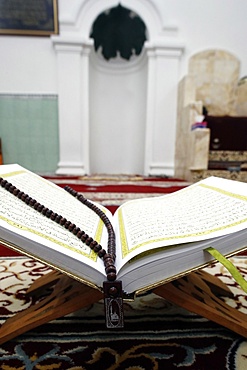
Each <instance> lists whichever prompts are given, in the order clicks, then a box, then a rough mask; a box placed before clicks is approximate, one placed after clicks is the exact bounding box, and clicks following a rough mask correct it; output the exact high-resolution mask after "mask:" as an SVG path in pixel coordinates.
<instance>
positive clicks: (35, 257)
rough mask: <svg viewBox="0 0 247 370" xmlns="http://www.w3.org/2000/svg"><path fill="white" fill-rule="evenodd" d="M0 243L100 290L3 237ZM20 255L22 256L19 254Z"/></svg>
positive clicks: (96, 287) (95, 287)
mask: <svg viewBox="0 0 247 370" xmlns="http://www.w3.org/2000/svg"><path fill="white" fill-rule="evenodd" d="M0 244H1V245H3V246H4V247H7V248H9V249H12V250H14V251H16V252H18V253H23V254H24V255H25V256H27V257H29V258H32V259H34V260H35V261H38V262H40V263H44V264H45V265H47V266H49V267H50V268H52V269H54V270H56V271H59V272H61V273H62V274H64V275H67V276H69V277H70V278H72V279H74V280H77V281H79V282H80V283H83V284H85V285H87V286H89V287H90V288H94V289H97V290H100V291H102V290H103V288H101V287H99V286H97V285H96V284H94V283H92V282H90V281H88V280H86V279H83V278H82V277H80V276H78V275H77V274H73V273H72V272H68V271H66V270H65V269H63V268H61V267H59V266H57V265H56V264H54V263H52V262H50V261H47V260H46V259H45V258H41V257H37V256H36V255H35V254H33V253H30V252H27V251H25V250H24V249H22V248H21V247H19V246H17V245H15V244H13V243H9V242H7V241H6V240H4V239H1V238H0ZM15 257H16V258H19V257H18V256H15ZM21 257H22V256H21ZM5 258H6V257H1V258H0V259H5Z"/></svg>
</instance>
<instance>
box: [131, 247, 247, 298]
mask: <svg viewBox="0 0 247 370" xmlns="http://www.w3.org/2000/svg"><path fill="white" fill-rule="evenodd" d="M246 250H247V246H245V247H242V248H240V249H237V250H234V252H230V253H228V254H226V255H225V256H224V257H225V258H230V257H233V256H235V255H236V254H238V253H240V252H244V251H246ZM204 251H205V250H204ZM216 262H217V263H220V262H218V261H217V260H216V259H215V258H213V259H212V260H211V261H208V262H205V263H203V264H201V265H198V266H196V267H193V268H191V269H188V270H186V271H183V272H179V273H178V274H175V275H173V276H169V277H168V278H166V279H164V280H161V281H158V282H156V283H153V284H150V285H147V286H145V287H143V288H140V289H137V290H136V292H135V296H138V295H140V294H143V293H146V292H147V291H149V290H153V289H155V288H158V287H160V286H162V285H164V284H167V283H170V282H171V281H174V280H177V279H179V278H182V277H184V276H186V275H188V274H190V273H191V272H195V271H197V270H200V269H203V268H205V267H208V266H209V265H211V264H213V263H216Z"/></svg>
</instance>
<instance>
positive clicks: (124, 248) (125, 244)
mask: <svg viewBox="0 0 247 370" xmlns="http://www.w3.org/2000/svg"><path fill="white" fill-rule="evenodd" d="M196 186H198V187H199V186H200V187H205V188H208V189H210V190H213V191H216V192H219V193H222V194H225V195H227V196H229V197H233V198H237V199H241V200H242V201H245V202H246V201H247V196H244V195H239V194H235V193H232V192H229V191H226V190H222V189H220V188H217V187H215V186H211V185H206V184H198V185H196ZM190 189H191V188H190V187H188V188H187V189H183V191H190ZM172 195H175V193H172ZM150 199H151V200H152V198H150ZM118 219H119V230H120V238H121V244H122V248H121V250H122V258H124V257H126V256H127V255H128V254H129V253H130V252H132V251H134V250H136V249H138V248H140V247H143V246H145V245H148V244H152V243H156V242H161V241H165V240H173V239H184V238H187V237H193V236H199V235H209V234H211V233H212V232H216V231H219V230H224V229H227V228H229V227H233V226H237V225H240V224H242V223H244V222H247V218H244V219H242V220H239V221H236V222H233V223H231V224H228V225H225V226H220V227H216V228H214V229H210V230H207V231H203V232H199V233H196V234H186V235H180V236H171V237H166V238H162V237H161V238H158V239H153V240H149V241H146V242H143V243H140V244H137V245H135V246H133V247H132V248H131V249H129V248H128V242H127V233H126V231H125V224H124V221H123V211H122V209H121V208H120V210H119V213H118ZM178 244H179V243H178ZM175 245H176V244H175ZM167 247H172V246H169V245H168V246H167ZM157 248H162V247H157ZM164 248H165V247H164ZM151 253H152V251H151V250H150V254H151Z"/></svg>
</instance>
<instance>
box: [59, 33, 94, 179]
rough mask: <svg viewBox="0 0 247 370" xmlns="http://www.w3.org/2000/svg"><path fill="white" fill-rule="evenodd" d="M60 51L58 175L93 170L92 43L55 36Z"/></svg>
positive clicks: (82, 173)
mask: <svg viewBox="0 0 247 370" xmlns="http://www.w3.org/2000/svg"><path fill="white" fill-rule="evenodd" d="M52 41H53V44H54V47H55V51H56V53H57V73H58V113H59V153H60V157H59V163H58V169H57V173H58V174H69V175H84V174H87V173H89V158H88V156H89V86H88V76H89V61H88V60H89V53H90V50H91V42H90V40H88V42H87V43H85V42H83V40H81V39H67V38H63V37H60V36H53V37H52Z"/></svg>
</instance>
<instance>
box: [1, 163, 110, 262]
mask: <svg viewBox="0 0 247 370" xmlns="http://www.w3.org/2000/svg"><path fill="white" fill-rule="evenodd" d="M22 174H29V175H31V176H32V177H34V178H39V179H40V180H43V181H44V182H45V183H46V184H47V185H50V186H52V187H53V186H54V185H53V183H52V182H51V183H49V181H47V180H45V179H43V178H42V177H41V176H38V175H36V174H33V173H32V172H29V171H25V170H16V171H12V172H9V173H6V174H2V175H1V177H2V178H9V177H13V176H18V175H22ZM57 188H58V189H59V190H60V191H61V192H62V191H64V190H63V189H62V188H60V187H57ZM23 204H25V203H23ZM27 207H28V206H27ZM0 218H1V219H2V220H3V221H5V222H7V223H8V224H10V225H11V226H13V227H15V228H17V229H22V230H26V231H28V232H30V233H32V234H35V235H38V236H39V237H41V238H43V239H46V240H49V241H50V242H52V243H54V244H57V245H59V246H61V247H64V248H65V249H68V250H71V251H72V252H75V253H78V254H80V255H82V256H84V257H87V258H89V259H90V260H92V261H94V262H96V261H97V259H98V255H97V253H96V252H94V251H93V250H92V249H90V253H89V254H87V253H85V252H83V251H81V250H78V249H77V248H75V247H71V246H70V245H68V244H66V243H63V242H59V241H58V240H56V239H54V238H51V237H49V236H47V235H45V234H43V233H41V232H39V231H37V230H33V229H31V228H27V227H26V226H25V225H21V224H17V223H15V222H13V221H11V220H10V219H8V218H6V217H4V216H1V215H0ZM103 228H104V223H103V221H102V220H101V219H100V218H99V222H98V226H97V229H96V232H95V236H94V239H96V240H97V241H99V240H101V238H102V234H103Z"/></svg>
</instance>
